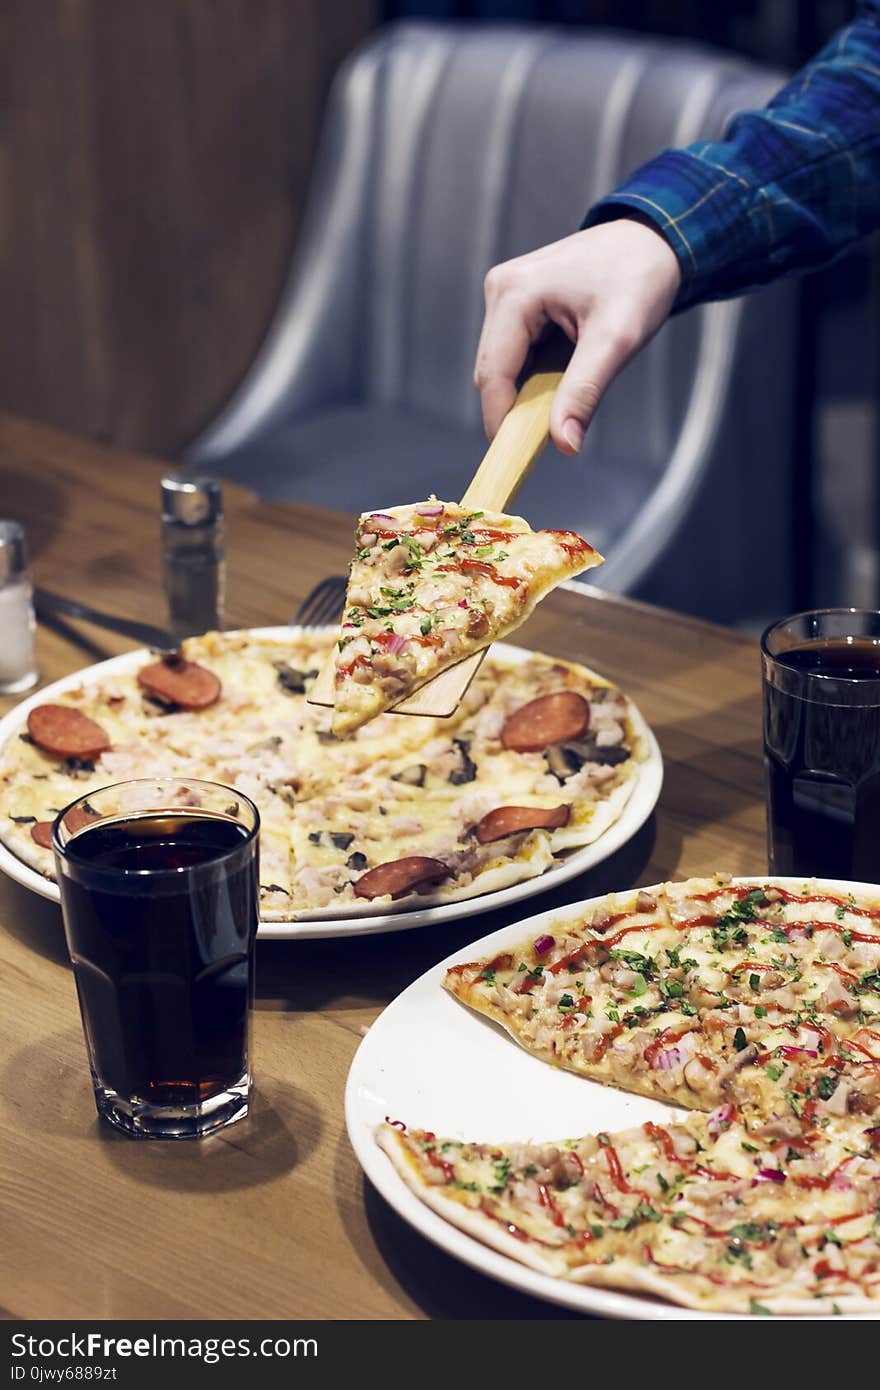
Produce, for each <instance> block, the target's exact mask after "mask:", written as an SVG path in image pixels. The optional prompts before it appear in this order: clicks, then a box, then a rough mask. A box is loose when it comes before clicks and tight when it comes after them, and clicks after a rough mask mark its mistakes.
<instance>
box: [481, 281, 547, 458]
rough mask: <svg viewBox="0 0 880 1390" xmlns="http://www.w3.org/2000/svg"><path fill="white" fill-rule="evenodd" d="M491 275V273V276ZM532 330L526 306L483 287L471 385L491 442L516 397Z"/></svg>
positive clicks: (535, 330) (514, 298) (535, 334)
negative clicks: (483, 304) (482, 314)
mask: <svg viewBox="0 0 880 1390" xmlns="http://www.w3.org/2000/svg"><path fill="white" fill-rule="evenodd" d="M490 274H491V273H490ZM538 331H540V326H539V327H538V328H537V329H534V331H533V325H532V324H531V323H530V322H529V318H528V313H527V306H526V305H525V303H524V302H523V301H522V300H520V299H518V298H517V297H516V296H513V295H511V294H508V293H504V292H502V293H496V292H494V291H493V289H492V288H491V282H490V278H489V277H487V285H486V317H485V319H484V320H483V331H482V333H481V334H480V342H479V345H478V347H477V360H476V366H475V368H474V384H475V386H476V387H477V390H478V391H479V393H480V401H481V404H482V407H483V424H484V426H485V429H486V436H487V438H489V439H494V437H495V435H496V433H497V431H498V427H499V425H500V424H501V421H502V420H503V419H504V417H505V415H506V414H507V412H508V410H509V409H510V407H511V406H512V405H513V402H514V400H515V398H516V383H517V378H518V377H519V374H520V372H521V371H522V369H523V366H524V364H525V360H526V357H527V356H528V352H529V348H530V347H531V345H532V340H533V337H536V336H537V332H538Z"/></svg>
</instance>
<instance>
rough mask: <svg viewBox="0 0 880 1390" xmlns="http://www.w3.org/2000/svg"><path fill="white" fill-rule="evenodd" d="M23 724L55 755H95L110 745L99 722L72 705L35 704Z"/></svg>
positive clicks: (46, 749)
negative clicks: (25, 723)
mask: <svg viewBox="0 0 880 1390" xmlns="http://www.w3.org/2000/svg"><path fill="white" fill-rule="evenodd" d="M27 726H28V733H29V734H30V736H31V738H32V739H33V741H34V743H36V744H37V745H38V746H39V747H40V748H42V749H44V750H45V751H46V752H47V753H54V754H55V755H56V757H59V758H96V757H97V756H98V754H99V753H103V752H105V751H106V749H108V748H109V747H110V739H109V738H108V736H107V734H106V732H105V731H104V730H103V729H102V728H101V725H100V724H96V723H95V721H94V719H89V718H88V716H87V715H85V714H83V713H82V712H81V711H80V710H78V709H74V708H73V706H72V705H37V706H36V708H35V709H32V710H31V712H30V714H29V715H28V720H27Z"/></svg>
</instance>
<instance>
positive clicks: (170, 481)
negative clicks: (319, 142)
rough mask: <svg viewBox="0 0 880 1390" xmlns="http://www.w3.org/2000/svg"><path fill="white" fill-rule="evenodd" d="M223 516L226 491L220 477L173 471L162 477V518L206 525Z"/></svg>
mask: <svg viewBox="0 0 880 1390" xmlns="http://www.w3.org/2000/svg"><path fill="white" fill-rule="evenodd" d="M222 515H223V493H222V491H221V489H220V483H219V482H218V480H217V479H216V478H193V477H189V476H187V475H186V474H182V473H169V474H167V475H166V476H165V477H164V478H163V479H162V518H163V520H165V521H176V522H177V523H178V524H179V525H181V526H205V525H206V524H207V523H209V522H211V521H217V520H219V518H220V517H221V516H222Z"/></svg>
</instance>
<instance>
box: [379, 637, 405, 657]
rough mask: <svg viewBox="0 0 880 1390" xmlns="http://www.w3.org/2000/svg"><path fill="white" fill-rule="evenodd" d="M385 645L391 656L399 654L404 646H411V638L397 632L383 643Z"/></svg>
mask: <svg viewBox="0 0 880 1390" xmlns="http://www.w3.org/2000/svg"><path fill="white" fill-rule="evenodd" d="M383 646H384V648H385V650H386V652H389V653H390V654H391V656H397V654H398V652H402V651H403V649H404V647H408V646H409V638H408V637H401V636H400V634H399V633H397V632H395V633H393V634H392V635H391V636H390V637H389V638H388V640H387V642H384V643H383Z"/></svg>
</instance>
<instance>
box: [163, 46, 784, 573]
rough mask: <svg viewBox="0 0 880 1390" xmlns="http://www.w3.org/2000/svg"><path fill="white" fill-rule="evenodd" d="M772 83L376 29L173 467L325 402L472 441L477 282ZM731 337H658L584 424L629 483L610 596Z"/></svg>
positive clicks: (728, 326)
mask: <svg viewBox="0 0 880 1390" xmlns="http://www.w3.org/2000/svg"><path fill="white" fill-rule="evenodd" d="M782 80H783V75H782V74H780V73H778V72H773V71H770V70H768V69H766V68H760V67H757V66H756V65H754V64H752V63H750V62H747V61H745V60H743V59H740V58H738V57H736V56H735V55H728V54H723V53H718V52H715V51H711V50H707V49H705V48H702V47H698V46H696V45H691V44H687V43H681V42H677V41H668V40H663V39H655V38H651V37H644V36H640V35H634V34H615V33H611V32H605V31H601V30H583V31H572V30H571V29H566V30H559V29H545V28H533V27H525V26H513V25H506V24H505V25H494V24H493V25H483V26H481V25H448V24H427V23H417V24H416V23H405V24H399V25H392V26H390V27H389V28H387V29H385V30H382V31H381V32H380V33H379V34H378V35H377V36H375V37H374V38H372V39H371V40H370V41H369V42H368V43H367V44H366V45H365V46H364V47H362V48H361V49H360V50H358V51H357V52H356V53H354V54H353V55H352V56H351V58H349V60H348V61H347V62H346V64H345V65H344V66H343V67H342V68H341V70H340V72H339V73H338V75H337V78H336V81H335V83H334V86H333V90H332V93H331V97H330V101H329V105H328V111H327V116H326V119H325V123H324V129H323V134H322V141H321V146H320V149H319V151H318V156H317V159H316V166H315V175H314V180H313V185H312V193H311V196H310V200H309V206H308V209H307V214H306V217H305V220H304V225H303V230H302V233H301V236H300V241H299V245H298V250H297V255H296V257H295V260H294V264H293V267H292V270H291V275H290V278H289V281H288V284H287V287H286V290H285V292H284V295H283V297H282V300H281V303H280V305H279V308H278V312H277V314H276V317H275V321H274V323H273V326H272V328H271V330H270V332H269V334H268V337H267V340H266V342H265V344H264V346H263V348H262V350H261V352H260V353H259V355H258V357H257V359H256V360H255V362H254V364H253V366H252V368H251V370H250V372H249V373H248V375H247V376H246V377H245V379H244V381H243V383H242V385H241V387H240V388H239V390H238V392H237V393H236V395H235V396H234V397H233V399H232V401H231V402H230V404H229V406H228V407H227V408H226V409H225V410H224V411H223V413H222V414H221V415H220V417H219V418H218V420H217V421H216V422H215V423H214V425H212V426H211V428H210V429H209V430H208V431H207V432H206V433H205V434H204V435H203V436H202V437H201V439H199V440H197V441H196V443H195V444H194V446H193V447H192V449H191V450H190V451H189V455H188V457H189V460H190V461H192V462H197V463H199V464H202V465H203V464H207V463H210V462H211V460H212V459H217V458H220V457H225V456H227V455H229V454H232V453H234V452H235V451H237V450H240V449H242V448H246V447H248V446H249V445H251V444H253V443H258V442H259V440H260V439H262V438H265V437H266V436H267V435H271V434H272V433H273V432H274V431H276V430H277V429H279V428H280V427H282V426H283V425H284V424H285V423H286V422H287V421H288V420H292V419H294V418H295V417H296V416H297V415H300V414H302V412H304V411H307V410H315V409H321V408H328V407H331V406H333V405H334V404H339V403H342V402H349V403H350V402H357V401H360V402H365V403H373V404H375V405H380V406H381V405H386V406H391V407H402V408H404V409H406V408H411V409H412V410H414V411H418V412H420V413H422V414H426V415H427V416H428V417H431V416H433V417H436V418H438V419H441V420H447V421H449V422H451V423H454V424H456V425H461V426H464V427H473V429H474V431H475V433H476V430H477V428H478V421H479V402H478V398H477V395H476V392H475V391H474V388H473V384H472V371H473V361H474V352H475V347H476V342H477V337H478V334H479V328H480V323H481V320H482V311H483V294H482V281H483V276H484V274H485V272H486V270H487V269H488V268H489V267H490V266H491V265H493V264H494V263H496V262H498V261H501V260H506V259H508V258H510V257H512V256H516V255H519V254H522V253H523V252H525V251H527V250H531V249H532V248H534V247H536V246H539V245H542V244H544V243H546V242H548V241H552V240H554V239H556V238H558V237H562V236H565V235H567V234H568V233H569V232H571V231H572V230H574V229H575V228H577V226H578V225H579V223H580V221H581V219H582V217H583V216H584V214H585V211H586V209H587V208H588V207H589V206H590V205H591V203H592V202H594V201H595V200H596V199H597V198H598V197H600V196H601V195H602V194H603V193H605V192H607V191H608V189H609V188H611V187H613V185H614V184H615V183H616V182H618V181H619V180H620V179H621V178H623V177H624V176H625V175H626V174H627V173H628V172H630V171H631V170H632V169H633V168H635V167H636V166H637V165H639V164H640V163H642V162H644V161H645V160H647V159H649V158H651V157H652V156H653V155H654V154H656V153H657V152H658V151H659V150H660V149H661V148H663V147H664V146H667V145H682V144H687V143H689V142H691V141H693V140H696V139H703V138H713V137H717V136H719V135H721V134H722V133H723V131H724V129H725V126H726V125H727V124H728V122H729V121H730V119H731V118H732V116H733V115H734V114H735V113H736V112H738V111H741V110H744V109H747V108H749V107H756V106H762V105H764V104H765V103H766V101H767V100H768V99H769V97H770V96H771V95H772V93H773V92H774V91H776V90H777V89H778V87H779V85H780V83H781V81H782ZM749 311H750V312H752V310H751V306H750V310H749ZM759 317H760V315H759ZM739 320H740V306H739V305H738V304H734V303H726V304H710V305H706V306H703V307H701V308H699V309H697V310H695V311H693V312H691V313H689V314H685V315H682V316H680V317H678V318H675V319H673V320H671V321H670V322H669V323H668V324H667V325H666V326H665V327H664V328H663V330H662V331H661V332H660V333H659V334H658V335H657V337H656V338H655V340H654V341H653V342H652V343H651V344H650V345H649V346H648V348H647V349H646V350H645V351H643V352H642V353H640V354H639V355H638V357H637V358H636V359H635V360H634V361H633V362H632V363H631V364H630V365H629V367H628V368H627V370H626V371H625V372H624V373H623V374H622V375H621V377H620V378H619V379H618V380H617V381H616V382H615V383H614V385H613V386H612V388H611V390H610V391H609V392H608V394H607V396H606V399H605V401H604V402H603V405H602V408H601V410H600V411H599V412H598V414H597V416H596V419H595V421H594V424H593V426H592V428H591V430H590V433H589V435H588V440H587V446H586V451H585V452H586V455H587V461H588V459H589V454H590V452H591V451H595V452H597V453H602V454H604V455H607V456H610V457H612V458H614V457H621V458H628V459H629V460H632V459H634V458H635V459H637V460H638V469H639V472H640V475H641V476H642V477H643V487H642V489H641V496H642V503H643V504H640V505H639V507H638V508H637V510H636V511H635V512H634V514H633V517H632V521H631V524H630V525H629V529H628V530H625V531H624V533H623V534H618V535H617V536H615V537H614V547H613V554H612V556H611V559H610V561H609V563H608V564H606V566H605V567H604V569H603V583H604V584H606V585H607V586H608V587H610V588H613V589H616V590H622V591H628V592H631V591H632V590H633V589H634V588H636V586H637V585H638V583H639V582H640V580H641V579H642V578H643V577H644V576H645V574H646V573H647V572H649V571H650V569H651V566H652V564H655V563H656V562H657V561H658V558H661V559H662V556H663V553H664V547H665V546H667V544H668V543H669V541H670V539H671V537H672V536H673V535H674V533H675V530H676V527H677V526H679V524H680V520H681V517H682V515H683V514H684V511H685V510H686V508H687V505H688V504H689V502H690V501H691V499H692V497H693V494H694V493H695V491H696V490H697V489H698V488H699V487H700V485H701V482H702V480H703V476H704V474H705V470H706V466H707V460H708V459H709V457H710V454H711V451H712V448H713V446H714V442H715V436H716V434H717V432H718V427H719V421H720V419H721V414H722V411H723V407H724V403H725V399H726V396H727V391H728V386H729V382H730V378H731V365H732V362H733V359H734V356H735V353H736V351H737V346H738V337H739V329H740V322H739ZM585 476H589V474H588V471H587V472H586V473H585ZM599 539H600V540H601V539H602V538H601V537H600V538H599ZM662 592H663V591H662V589H661V593H662Z"/></svg>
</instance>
